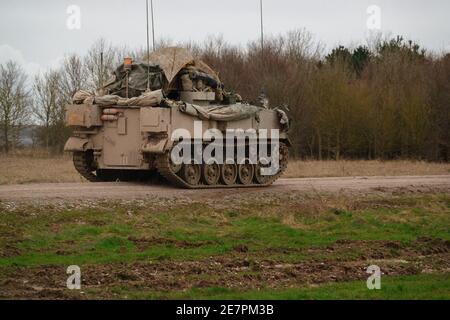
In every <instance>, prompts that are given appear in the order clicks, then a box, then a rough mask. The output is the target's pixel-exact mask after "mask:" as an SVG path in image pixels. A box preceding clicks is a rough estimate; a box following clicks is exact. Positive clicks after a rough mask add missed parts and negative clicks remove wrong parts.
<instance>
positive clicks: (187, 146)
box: [65, 48, 290, 188]
mask: <svg viewBox="0 0 450 320" xmlns="http://www.w3.org/2000/svg"><path fill="white" fill-rule="evenodd" d="M148 61H150V62H151V63H146V64H144V63H134V62H133V61H132V60H131V59H128V58H127V59H125V61H124V63H123V65H121V66H119V67H118V69H117V70H116V71H115V73H114V76H113V78H112V79H111V80H110V81H109V82H108V83H107V84H106V85H105V86H104V87H103V88H101V89H100V90H98V91H97V92H96V93H95V94H94V93H89V92H86V91H80V92H77V93H76V94H75V95H74V98H73V104H72V105H68V106H67V107H66V123H67V125H68V126H70V127H71V128H72V129H73V134H72V136H71V137H70V138H69V140H68V141H67V143H66V145H65V151H67V152H72V153H73V162H74V165H75V168H76V170H77V171H78V172H79V173H80V174H81V175H82V176H83V177H84V178H86V179H87V180H89V181H92V182H96V181H116V180H120V181H126V180H133V179H140V180H145V179H150V178H151V177H153V176H156V175H158V173H159V174H160V175H162V176H163V177H164V178H165V179H167V180H168V181H169V182H170V183H172V184H174V185H176V186H179V187H183V188H212V187H250V186H268V185H270V184H272V183H273V182H274V181H275V180H276V179H277V178H278V177H279V176H280V175H281V174H282V173H283V171H284V170H285V169H286V167H287V161H288V154H289V151H288V147H289V146H290V143H289V139H288V136H287V129H288V125H289V121H288V119H287V116H286V114H285V113H284V112H283V111H282V110H280V109H269V108H267V105H266V101H265V100H264V99H261V105H260V106H255V105H251V104H248V103H245V102H243V101H242V99H241V97H240V96H239V95H237V94H233V93H229V92H226V91H225V90H224V87H223V85H222V83H221V82H220V80H219V78H218V76H217V74H216V73H215V72H214V71H213V70H212V69H211V68H210V67H208V66H207V65H206V64H205V63H203V62H202V61H199V60H197V59H195V58H194V57H193V56H192V55H191V54H190V53H189V52H188V51H186V50H185V49H181V48H166V49H162V50H158V51H155V52H153V53H152V54H151V55H150V57H149V59H148ZM236 129H237V130H236ZM263 129H267V131H266V133H264V137H262V135H263V134H262V133H261V132H262V130H263ZM179 132H181V133H182V134H178V133H179ZM210 132H213V133H215V135H214V134H213V135H211V134H208V133H210ZM230 132H241V133H242V132H245V133H246V134H247V133H248V132H250V133H252V134H253V133H254V134H256V137H257V142H256V140H254V139H250V138H249V136H247V135H244V138H243V139H242V136H241V137H240V138H236V137H233V138H232V139H229V140H225V141H222V140H220V139H219V138H218V136H217V135H218V134H219V133H222V134H223V136H224V137H225V136H226V134H227V133H230ZM262 138H264V139H262ZM275 142H276V143H275ZM213 144H214V148H215V149H214V151H213V152H212V153H211V154H212V156H213V157H212V160H213V161H211V159H209V160H208V161H202V160H203V158H202V156H200V158H199V157H198V154H199V153H201V154H202V155H203V152H206V151H207V150H209V151H211V149H212V148H211V146H212V145H213ZM264 144H265V145H264ZM181 146H182V147H181ZM208 146H210V148H209V149H208ZM176 148H178V149H176ZM175 149H176V150H175ZM263 149H266V153H265V154H264V155H262V152H261V150H263ZM180 150H182V151H180ZM186 150H187V151H186ZM238 150H241V151H242V150H243V152H244V153H243V155H244V156H243V158H242V157H240V158H239V157H238V154H239V152H238ZM175 151H176V152H175ZM221 151H223V155H225V156H222V158H224V159H225V160H224V161H218V159H219V158H220V157H218V153H220V152H221ZM227 152H228V153H227ZM174 154H175V155H177V156H179V158H180V157H181V156H183V157H185V156H186V155H187V154H189V155H190V156H191V159H192V160H188V161H184V162H183V163H180V162H177V161H175V160H174V157H173V155H174ZM241 155H242V154H241ZM275 158H276V161H277V164H276V165H275V166H273V164H274V159H275ZM183 159H184V158H183ZM198 159H200V161H198ZM251 159H253V160H251ZM269 166H272V167H274V168H275V170H274V171H273V170H272V171H271V173H270V174H267V173H264V168H267V167H269Z"/></svg>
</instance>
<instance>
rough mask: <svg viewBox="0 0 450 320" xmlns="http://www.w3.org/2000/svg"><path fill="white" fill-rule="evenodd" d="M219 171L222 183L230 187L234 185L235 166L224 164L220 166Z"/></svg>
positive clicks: (235, 177) (235, 176)
mask: <svg viewBox="0 0 450 320" xmlns="http://www.w3.org/2000/svg"><path fill="white" fill-rule="evenodd" d="M221 171H222V172H221V177H222V182H223V183H224V184H225V185H227V186H230V185H233V184H235V183H236V179H237V175H238V172H237V166H236V164H228V163H225V164H223V165H222V170H221Z"/></svg>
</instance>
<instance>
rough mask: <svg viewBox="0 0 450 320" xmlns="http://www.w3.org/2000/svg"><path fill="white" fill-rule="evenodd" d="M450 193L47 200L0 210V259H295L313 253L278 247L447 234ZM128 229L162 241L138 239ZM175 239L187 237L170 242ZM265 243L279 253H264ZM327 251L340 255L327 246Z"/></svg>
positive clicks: (47, 261)
mask: <svg viewBox="0 0 450 320" xmlns="http://www.w3.org/2000/svg"><path fill="white" fill-rule="evenodd" d="M449 199H450V196H448V195H423V196H410V197H404V198H395V199H372V200H367V199H365V200H358V199H347V200H346V201H347V202H345V201H343V200H342V199H331V200H328V201H329V203H328V202H326V201H324V200H323V199H322V198H320V199H319V200H318V199H315V198H310V199H307V200H305V201H306V203H297V202H295V199H294V200H289V201H285V202H283V201H269V202H267V203H265V204H263V203H261V202H260V201H257V200H255V201H256V202H255V203H253V202H250V203H247V204H243V205H242V206H241V207H240V208H239V209H236V208H235V209H233V210H229V209H217V208H214V207H212V206H208V205H206V204H201V203H193V204H190V205H188V206H185V205H183V206H179V207H174V208H169V209H166V210H161V211H158V212H153V211H150V209H147V208H146V207H136V208H132V207H131V205H128V206H127V207H126V208H125V207H120V206H119V207H114V208H109V207H97V208H92V209H77V210H66V211H62V212H60V211H57V212H56V211H55V210H52V209H51V208H48V209H41V210H42V211H41V212H40V213H39V214H38V215H29V214H27V213H26V211H32V210H39V209H38V208H30V209H28V210H24V212H21V213H17V214H13V213H8V214H1V215H0V234H2V235H4V236H2V237H0V246H3V245H5V243H8V245H10V246H15V247H16V248H17V249H18V250H19V254H18V255H12V256H3V257H1V258H0V266H10V265H22V266H29V265H44V264H66V263H67V261H71V262H72V261H79V262H78V263H91V264H95V263H109V262H125V263H128V262H132V261H137V260H148V259H173V260H180V259H183V260H195V259H201V258H206V257H210V256H214V255H222V254H227V253H229V252H231V251H232V250H233V248H234V247H236V246H238V245H241V246H242V245H243V246H246V247H247V248H248V254H249V255H252V256H251V257H253V258H258V255H261V252H262V254H263V255H264V258H265V259H276V260H279V261H299V260H304V259H314V258H315V259H317V258H318V257H317V256H312V255H316V254H315V253H312V254H309V255H308V253H307V252H300V251H301V250H299V252H296V251H295V250H294V251H292V250H291V251H290V252H288V253H284V252H283V250H279V249H285V248H288V249H304V248H309V247H318V246H319V247H320V246H326V245H329V244H332V243H334V242H336V241H337V240H341V239H345V240H368V241H370V240H397V241H401V242H404V243H407V242H410V241H413V240H415V239H417V238H418V237H433V238H441V239H447V240H450V205H449V203H450V200H449ZM292 201H294V202H292ZM333 201H334V202H335V203H333ZM358 201H359V202H358ZM316 202H317V203H316ZM323 203H327V204H326V205H324V204H323ZM128 210H132V211H133V215H129V214H127V211H128ZM288 218H289V219H288ZM130 237H133V238H157V239H163V240H164V239H166V240H167V241H166V242H164V241H162V242H161V243H159V242H158V243H150V244H149V245H148V246H147V247H145V246H144V247H142V246H139V245H136V244H135V243H134V242H133V241H131V240H130ZM177 241H178V242H182V244H188V245H177ZM270 249H274V250H272V251H273V252H278V253H276V254H275V253H272V254H271V255H268V254H267V251H268V250H270ZM342 254H345V255H346V256H345V257H341V258H350V259H352V258H357V257H358V255H359V253H358V252H355V253H354V254H352V253H349V252H346V253H342ZM327 258H329V259H335V258H336V259H337V258H339V257H338V256H333V255H332V254H328V255H327Z"/></svg>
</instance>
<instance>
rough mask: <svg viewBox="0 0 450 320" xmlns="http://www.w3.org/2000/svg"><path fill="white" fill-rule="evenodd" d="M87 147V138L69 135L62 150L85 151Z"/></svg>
mask: <svg viewBox="0 0 450 320" xmlns="http://www.w3.org/2000/svg"><path fill="white" fill-rule="evenodd" d="M88 149H89V140H88V139H86V138H77V137H70V138H69V140H67V142H66V145H65V146H64V151H66V152H74V151H86V150H88Z"/></svg>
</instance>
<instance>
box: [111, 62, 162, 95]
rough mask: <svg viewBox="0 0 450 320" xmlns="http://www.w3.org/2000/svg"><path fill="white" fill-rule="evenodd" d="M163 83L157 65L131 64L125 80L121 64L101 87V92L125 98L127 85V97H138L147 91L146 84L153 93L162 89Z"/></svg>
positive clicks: (125, 73)
mask: <svg viewBox="0 0 450 320" xmlns="http://www.w3.org/2000/svg"><path fill="white" fill-rule="evenodd" d="M164 82H165V80H164V74H163V70H162V69H161V68H160V67H159V66H158V65H155V64H150V65H148V64H145V63H133V64H132V65H131V70H130V71H129V72H128V79H127V72H125V70H124V65H123V64H122V65H120V66H119V67H118V68H117V69H116V71H114V75H113V77H112V78H111V79H110V80H109V81H108V83H107V84H106V85H105V86H104V87H103V91H104V92H107V93H108V94H110V95H116V96H120V97H122V98H125V97H127V84H128V97H138V96H140V95H141V94H142V93H143V92H145V91H146V90H147V83H149V88H150V90H152V91H153V90H160V89H162V88H163V86H164Z"/></svg>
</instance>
